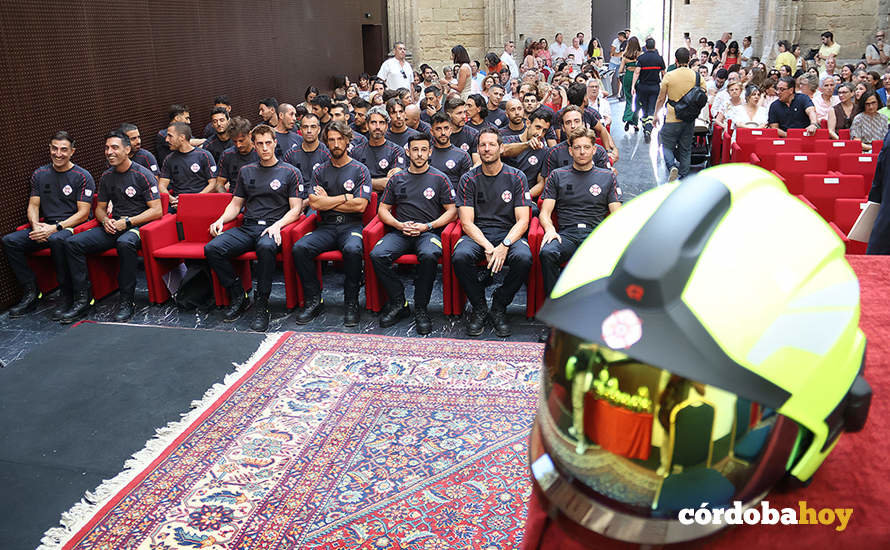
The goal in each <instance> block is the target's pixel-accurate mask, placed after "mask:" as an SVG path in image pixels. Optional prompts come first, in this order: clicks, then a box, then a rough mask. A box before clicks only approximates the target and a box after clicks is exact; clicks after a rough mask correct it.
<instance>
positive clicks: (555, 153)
mask: <svg viewBox="0 0 890 550" xmlns="http://www.w3.org/2000/svg"><path fill="white" fill-rule="evenodd" d="M582 113H583V111H582V109H581V107H577V106H575V105H569V106H568V107H566V108H565V109H563V110H562V111H560V112H559V116H560V118H561V119H562V120H561V121H562V130H563V131H562V135H563V136H564V137H568V135H569V134H571V133H572V131H573V130H575V129H577V128H581V127H583V126H584V118H583V114H582ZM572 162H573V160H572V155H571V153H570V152H569V142H568V140H565V141H562V142H560V143H558V144H557V145H556V146H554V147H550V148H549V149H547V153H546V154H545V155H544V167H543V168H541V179H543V180H544V181H547V178H548V177H550V172H552V171H554V170H556V169H557V168H564V167H566V166H570V165H571V164H572ZM593 164H594V165H595V166H596V167H597V168H609V167H610V162H609V155H608V154H607V153H606V150H605V148H603V146H601V145H598V144H597V145H596V151H595V152H594V154H593Z"/></svg>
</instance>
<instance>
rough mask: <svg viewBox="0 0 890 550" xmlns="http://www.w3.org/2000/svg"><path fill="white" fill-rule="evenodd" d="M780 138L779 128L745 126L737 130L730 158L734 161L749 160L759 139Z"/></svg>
mask: <svg viewBox="0 0 890 550" xmlns="http://www.w3.org/2000/svg"><path fill="white" fill-rule="evenodd" d="M767 138H772V139H779V130H778V129H777V128H745V127H739V128H736V131H735V143H734V144H733V145H732V152H731V154H730V158H731V159H732V161H733V162H747V161H748V159H749V158H751V153H753V152H754V144H755V143H756V142H757V140H758V139H767Z"/></svg>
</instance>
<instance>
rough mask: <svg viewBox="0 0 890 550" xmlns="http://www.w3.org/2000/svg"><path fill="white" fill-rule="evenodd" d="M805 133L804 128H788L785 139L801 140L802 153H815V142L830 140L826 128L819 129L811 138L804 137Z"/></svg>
mask: <svg viewBox="0 0 890 550" xmlns="http://www.w3.org/2000/svg"><path fill="white" fill-rule="evenodd" d="M805 131H806V128H788V130H787V131H786V135H785V137H788V138H792V139H801V140H803V150H804V151H815V147H816V140H819V139H831V136H830V135H828V129H827V128H819V129H818V130H816V133H814V134H813V135H811V136H807V135H804V132H805Z"/></svg>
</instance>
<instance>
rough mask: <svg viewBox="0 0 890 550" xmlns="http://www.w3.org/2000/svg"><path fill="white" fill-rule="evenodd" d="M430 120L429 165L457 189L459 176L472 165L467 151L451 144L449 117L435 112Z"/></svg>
mask: <svg viewBox="0 0 890 550" xmlns="http://www.w3.org/2000/svg"><path fill="white" fill-rule="evenodd" d="M430 120H432V125H433V126H432V129H431V132H432V136H433V150H432V152H431V153H430V166H432V167H434V168H436V169H437V170H439V171H441V172H442V173H443V174H445V175H446V176H448V179H449V180H450V181H451V187H452V188H453V189H457V184H458V183H459V182H460V177H461V176H463V175H464V174H466V173H467V172H468V171H469V170H470V168H472V167H473V161H472V160H471V159H470V155H469V153H467V152H466V151H464V150H462V149H458V148H457V147H455V146H454V145H452V144H451V131H452V129H453V127H452V123H451V118H450V117H449V116H448V115H446V114H445V113H443V112H441V111H440V112H437V113H435V114H434V115H433V117H432V118H431V119H430Z"/></svg>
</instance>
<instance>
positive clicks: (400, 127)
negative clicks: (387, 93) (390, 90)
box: [386, 97, 417, 149]
mask: <svg viewBox="0 0 890 550" xmlns="http://www.w3.org/2000/svg"><path fill="white" fill-rule="evenodd" d="M386 112H387V114H389V129H388V130H387V131H386V139H387V140H388V141H391V142H393V143H395V144H396V145H398V146H399V147H401V148H402V149H404V148H405V145H407V144H408V139H410V138H411V136H413V135H414V134H416V133H417V130H412V129H411V128H408V125H407V124H405V103H404V102H403V101H402V100H401V99H399V98H398V97H394V98H392V99H390V100H389V101H387V102H386Z"/></svg>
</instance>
